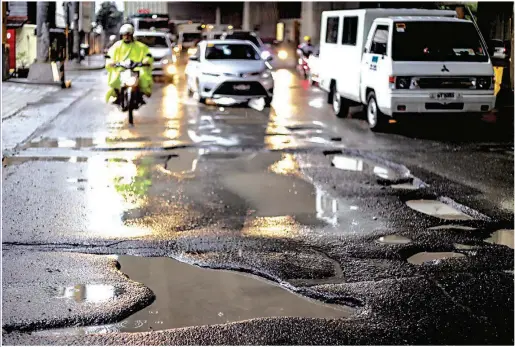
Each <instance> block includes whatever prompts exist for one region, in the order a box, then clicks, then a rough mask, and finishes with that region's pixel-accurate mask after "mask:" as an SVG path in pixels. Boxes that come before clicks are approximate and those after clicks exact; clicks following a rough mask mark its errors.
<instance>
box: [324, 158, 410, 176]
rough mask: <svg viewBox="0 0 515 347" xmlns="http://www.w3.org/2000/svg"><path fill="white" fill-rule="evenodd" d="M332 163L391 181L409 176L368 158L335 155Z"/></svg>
mask: <svg viewBox="0 0 515 347" xmlns="http://www.w3.org/2000/svg"><path fill="white" fill-rule="evenodd" d="M332 164H333V165H334V166H335V167H336V168H338V169H341V170H346V171H358V172H364V173H366V174H371V175H375V176H377V177H379V178H383V179H387V180H392V181H394V180H399V179H402V178H408V177H409V174H408V173H407V172H406V173H404V174H401V173H399V172H395V171H394V170H392V169H390V168H387V167H385V166H381V165H378V164H377V163H374V162H372V161H370V160H366V159H360V158H355V157H349V156H343V155H335V156H334V158H333V161H332Z"/></svg>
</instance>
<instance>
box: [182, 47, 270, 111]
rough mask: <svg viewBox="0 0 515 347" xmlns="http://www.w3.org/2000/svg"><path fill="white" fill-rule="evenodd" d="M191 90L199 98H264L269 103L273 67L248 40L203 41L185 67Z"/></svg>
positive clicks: (240, 99)
mask: <svg viewBox="0 0 515 347" xmlns="http://www.w3.org/2000/svg"><path fill="white" fill-rule="evenodd" d="M185 73H186V80H187V84H188V92H189V93H190V94H194V95H196V97H197V100H198V101H200V102H205V100H206V99H213V100H215V101H216V99H222V98H230V99H233V100H235V101H237V102H238V101H241V102H245V101H249V100H251V99H256V98H264V100H265V104H266V105H270V102H271V101H272V97H273V93H274V79H273V77H272V72H271V66H270V64H269V63H268V61H267V60H264V59H262V58H261V56H260V54H259V50H258V48H257V47H256V46H255V45H254V44H253V43H251V42H249V41H240V40H211V41H202V42H200V43H199V45H198V49H197V52H196V53H195V55H193V56H191V57H190V58H189V62H188V65H187V66H186V71H185Z"/></svg>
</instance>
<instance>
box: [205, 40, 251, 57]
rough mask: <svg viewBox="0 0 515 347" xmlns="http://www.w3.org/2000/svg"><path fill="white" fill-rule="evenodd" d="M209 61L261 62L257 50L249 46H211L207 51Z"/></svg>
mask: <svg viewBox="0 0 515 347" xmlns="http://www.w3.org/2000/svg"><path fill="white" fill-rule="evenodd" d="M206 59H207V60H222V59H235V60H259V59H261V58H260V56H259V54H258V53H257V52H256V50H255V49H254V48H253V47H252V46H251V45H247V44H234V43H232V44H209V45H208V46H207V49H206Z"/></svg>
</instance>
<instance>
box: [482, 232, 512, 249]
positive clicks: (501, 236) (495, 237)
mask: <svg viewBox="0 0 515 347" xmlns="http://www.w3.org/2000/svg"><path fill="white" fill-rule="evenodd" d="M485 242H488V243H493V244H496V245H503V246H508V247H510V248H511V249H513V230H509V229H501V230H497V231H495V232H494V233H492V235H490V237H489V238H487V239H486V240H485Z"/></svg>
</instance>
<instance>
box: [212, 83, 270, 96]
mask: <svg viewBox="0 0 515 347" xmlns="http://www.w3.org/2000/svg"><path fill="white" fill-rule="evenodd" d="M213 94H214V95H216V94H219V95H238V96H250V95H267V94H266V90H265V88H263V86H262V85H261V83H259V82H245V81H241V82H225V83H222V84H221V85H220V86H219V87H218V88H217V89H216V90H215V91H214V92H213Z"/></svg>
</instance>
